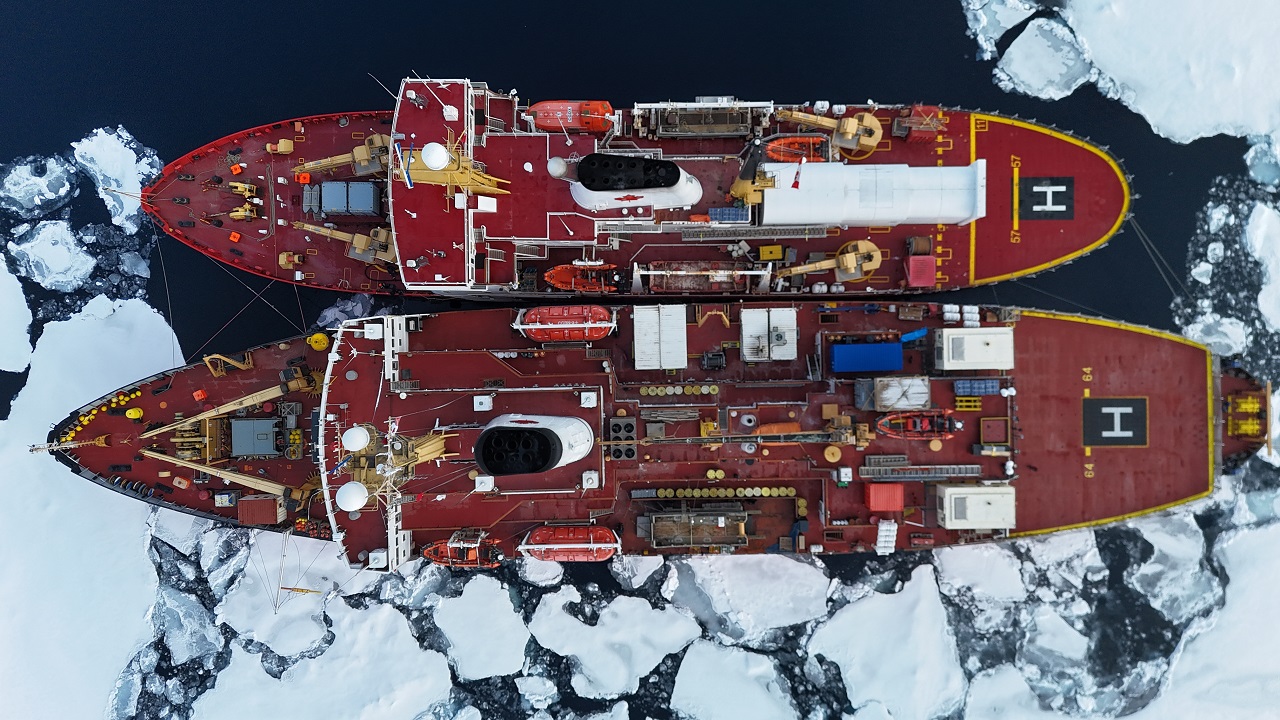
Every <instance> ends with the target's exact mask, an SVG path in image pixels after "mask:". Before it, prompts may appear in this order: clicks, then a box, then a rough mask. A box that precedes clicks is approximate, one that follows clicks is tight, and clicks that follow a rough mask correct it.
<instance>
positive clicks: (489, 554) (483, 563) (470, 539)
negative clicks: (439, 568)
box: [422, 529, 505, 570]
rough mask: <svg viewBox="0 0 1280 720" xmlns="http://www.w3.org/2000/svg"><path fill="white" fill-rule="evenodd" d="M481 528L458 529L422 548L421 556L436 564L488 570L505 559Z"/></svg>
mask: <svg viewBox="0 0 1280 720" xmlns="http://www.w3.org/2000/svg"><path fill="white" fill-rule="evenodd" d="M487 534H488V533H486V532H484V531H483V530H475V529H467V530H459V531H457V532H455V533H454V534H453V535H451V536H449V539H448V540H437V541H436V542H433V543H431V544H430V545H427V546H426V547H424V548H422V556H423V557H425V558H426V559H428V560H430V561H431V562H433V563H435V564H437V565H444V566H446V567H453V568H462V569H464V570H466V569H483V570H490V569H493V568H496V567H498V566H499V565H501V564H502V561H503V560H504V559H505V558H504V557H503V555H502V549H501V548H500V547H498V543H497V541H495V540H487V539H486V537H485V536H486V535H487Z"/></svg>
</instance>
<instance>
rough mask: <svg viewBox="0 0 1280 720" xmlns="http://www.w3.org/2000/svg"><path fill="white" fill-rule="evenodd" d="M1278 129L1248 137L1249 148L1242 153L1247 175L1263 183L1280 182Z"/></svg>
mask: <svg viewBox="0 0 1280 720" xmlns="http://www.w3.org/2000/svg"><path fill="white" fill-rule="evenodd" d="M1278 138H1280V130H1276V131H1275V132H1273V133H1272V134H1270V135H1253V136H1250V137H1249V143H1250V146H1249V149H1248V151H1246V152H1245V154H1244V163H1245V165H1247V166H1249V177H1251V178H1253V179H1254V180H1256V181H1258V182H1260V183H1262V184H1264V185H1278V184H1280V145H1278V144H1277V142H1276V141H1277V139H1278Z"/></svg>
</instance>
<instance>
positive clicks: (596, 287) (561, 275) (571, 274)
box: [542, 264, 618, 293]
mask: <svg viewBox="0 0 1280 720" xmlns="http://www.w3.org/2000/svg"><path fill="white" fill-rule="evenodd" d="M616 267H617V265H609V264H601V265H557V266H555V267H553V268H551V269H550V270H548V271H547V272H546V274H545V275H543V276H542V279H543V280H546V281H547V284H548V285H550V286H551V287H553V288H555V289H557V290H576V291H578V292H595V293H599V292H612V291H614V290H617V289H618V288H617V287H615V286H613V285H610V284H608V282H607V277H604V274H605V271H606V270H613V269H615V268H616Z"/></svg>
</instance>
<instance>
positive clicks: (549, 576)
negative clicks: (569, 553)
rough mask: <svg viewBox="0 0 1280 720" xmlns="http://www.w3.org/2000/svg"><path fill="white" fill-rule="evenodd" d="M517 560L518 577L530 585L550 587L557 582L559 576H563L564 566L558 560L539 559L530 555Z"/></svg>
mask: <svg viewBox="0 0 1280 720" xmlns="http://www.w3.org/2000/svg"><path fill="white" fill-rule="evenodd" d="M518 562H519V563H520V579H521V580H524V581H525V582H527V583H529V584H530V585H537V586H538V587H550V586H552V585H555V584H557V583H559V582H560V578H562V577H564V566H562V565H561V564H560V563H558V562H552V561H550V560H539V559H537V558H532V557H527V558H522V559H520V560H519V561H518Z"/></svg>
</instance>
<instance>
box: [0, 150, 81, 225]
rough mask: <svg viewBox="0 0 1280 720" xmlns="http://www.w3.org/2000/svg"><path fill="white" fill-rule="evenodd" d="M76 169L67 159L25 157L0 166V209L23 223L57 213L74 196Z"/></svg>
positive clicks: (55, 156)
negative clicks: (10, 213) (20, 219)
mask: <svg viewBox="0 0 1280 720" xmlns="http://www.w3.org/2000/svg"><path fill="white" fill-rule="evenodd" d="M75 189H76V168H75V165H72V164H71V163H70V162H68V161H67V160H65V159H63V158H61V157H58V156H57V155H54V156H53V157H45V158H42V157H27V158H21V159H19V160H16V161H14V162H12V163H10V164H8V165H0V208H3V209H5V210H8V211H10V212H12V213H13V214H15V215H17V216H18V217H20V218H22V219H24V220H34V219H36V218H39V217H41V216H44V215H48V214H49V213H51V212H53V211H54V210H57V209H58V208H60V207H62V206H63V205H65V204H66V203H67V201H68V200H70V199H71V198H73V197H75Z"/></svg>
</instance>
